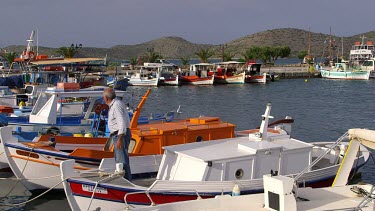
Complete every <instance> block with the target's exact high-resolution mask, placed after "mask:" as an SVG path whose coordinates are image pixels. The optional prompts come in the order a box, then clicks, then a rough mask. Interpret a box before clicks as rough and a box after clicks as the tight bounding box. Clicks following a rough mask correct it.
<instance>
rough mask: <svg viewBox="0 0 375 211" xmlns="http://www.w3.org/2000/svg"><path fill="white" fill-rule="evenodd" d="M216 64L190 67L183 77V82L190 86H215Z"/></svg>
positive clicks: (200, 64) (201, 64)
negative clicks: (214, 70)
mask: <svg viewBox="0 0 375 211" xmlns="http://www.w3.org/2000/svg"><path fill="white" fill-rule="evenodd" d="M213 69H214V64H211V63H199V64H192V65H190V69H189V71H188V72H186V73H183V75H181V78H180V79H181V82H182V83H183V84H188V85H213V84H214V76H213V72H212V71H213Z"/></svg>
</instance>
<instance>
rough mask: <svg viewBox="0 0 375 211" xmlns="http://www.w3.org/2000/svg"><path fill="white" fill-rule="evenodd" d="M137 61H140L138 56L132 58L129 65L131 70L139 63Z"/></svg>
mask: <svg viewBox="0 0 375 211" xmlns="http://www.w3.org/2000/svg"><path fill="white" fill-rule="evenodd" d="M137 63H138V61H137V58H135V57H132V58H130V65H129V68H130V70H134V66H135V65H137Z"/></svg>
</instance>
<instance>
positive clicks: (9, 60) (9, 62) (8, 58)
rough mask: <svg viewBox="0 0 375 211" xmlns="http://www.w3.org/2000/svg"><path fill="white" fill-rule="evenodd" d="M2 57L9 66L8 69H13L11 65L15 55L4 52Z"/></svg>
mask: <svg viewBox="0 0 375 211" xmlns="http://www.w3.org/2000/svg"><path fill="white" fill-rule="evenodd" d="M3 57H4V59H5V61H7V62H8V64H9V65H10V69H12V68H13V67H12V66H13V65H12V63H13V62H14V59H15V58H17V54H16V53H14V52H6V53H5V54H4V56H3Z"/></svg>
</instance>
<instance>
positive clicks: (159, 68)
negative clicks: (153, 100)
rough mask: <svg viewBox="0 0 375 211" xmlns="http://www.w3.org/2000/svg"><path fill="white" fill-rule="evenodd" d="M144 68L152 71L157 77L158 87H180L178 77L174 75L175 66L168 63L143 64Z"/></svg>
mask: <svg viewBox="0 0 375 211" xmlns="http://www.w3.org/2000/svg"><path fill="white" fill-rule="evenodd" d="M144 66H145V68H147V69H150V70H152V69H154V72H156V73H157V74H156V75H157V76H159V85H160V86H178V85H180V82H179V77H178V75H177V74H176V68H175V67H176V65H174V64H168V63H144Z"/></svg>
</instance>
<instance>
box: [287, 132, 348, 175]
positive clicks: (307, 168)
mask: <svg viewBox="0 0 375 211" xmlns="http://www.w3.org/2000/svg"><path fill="white" fill-rule="evenodd" d="M347 137H348V132H346V133H344V134H343V135H342V136H341V137H340V138H338V139H337V141H336V142H335V143H333V144H332V145H330V146H329V147H328V148H327V149H326V151H325V152H324V153H322V154H321V155H320V156H319V157H318V158H316V159H315V160H314V161H313V162H311V164H310V165H308V166H307V167H306V168H305V169H304V170H302V171H301V172H300V173H299V174H298V175H297V176H296V177H294V181H296V182H297V181H298V179H299V178H301V177H302V176H303V175H304V174H305V173H306V172H308V171H310V169H311V168H312V167H313V166H314V165H315V164H317V163H318V162H319V161H320V160H321V159H323V158H324V157H325V156H326V155H327V154H328V153H329V152H331V151H332V150H333V149H334V148H335V147H336V146H338V145H339V144H340V143H341V142H342V141H343V140H344V139H345V138H347Z"/></svg>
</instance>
